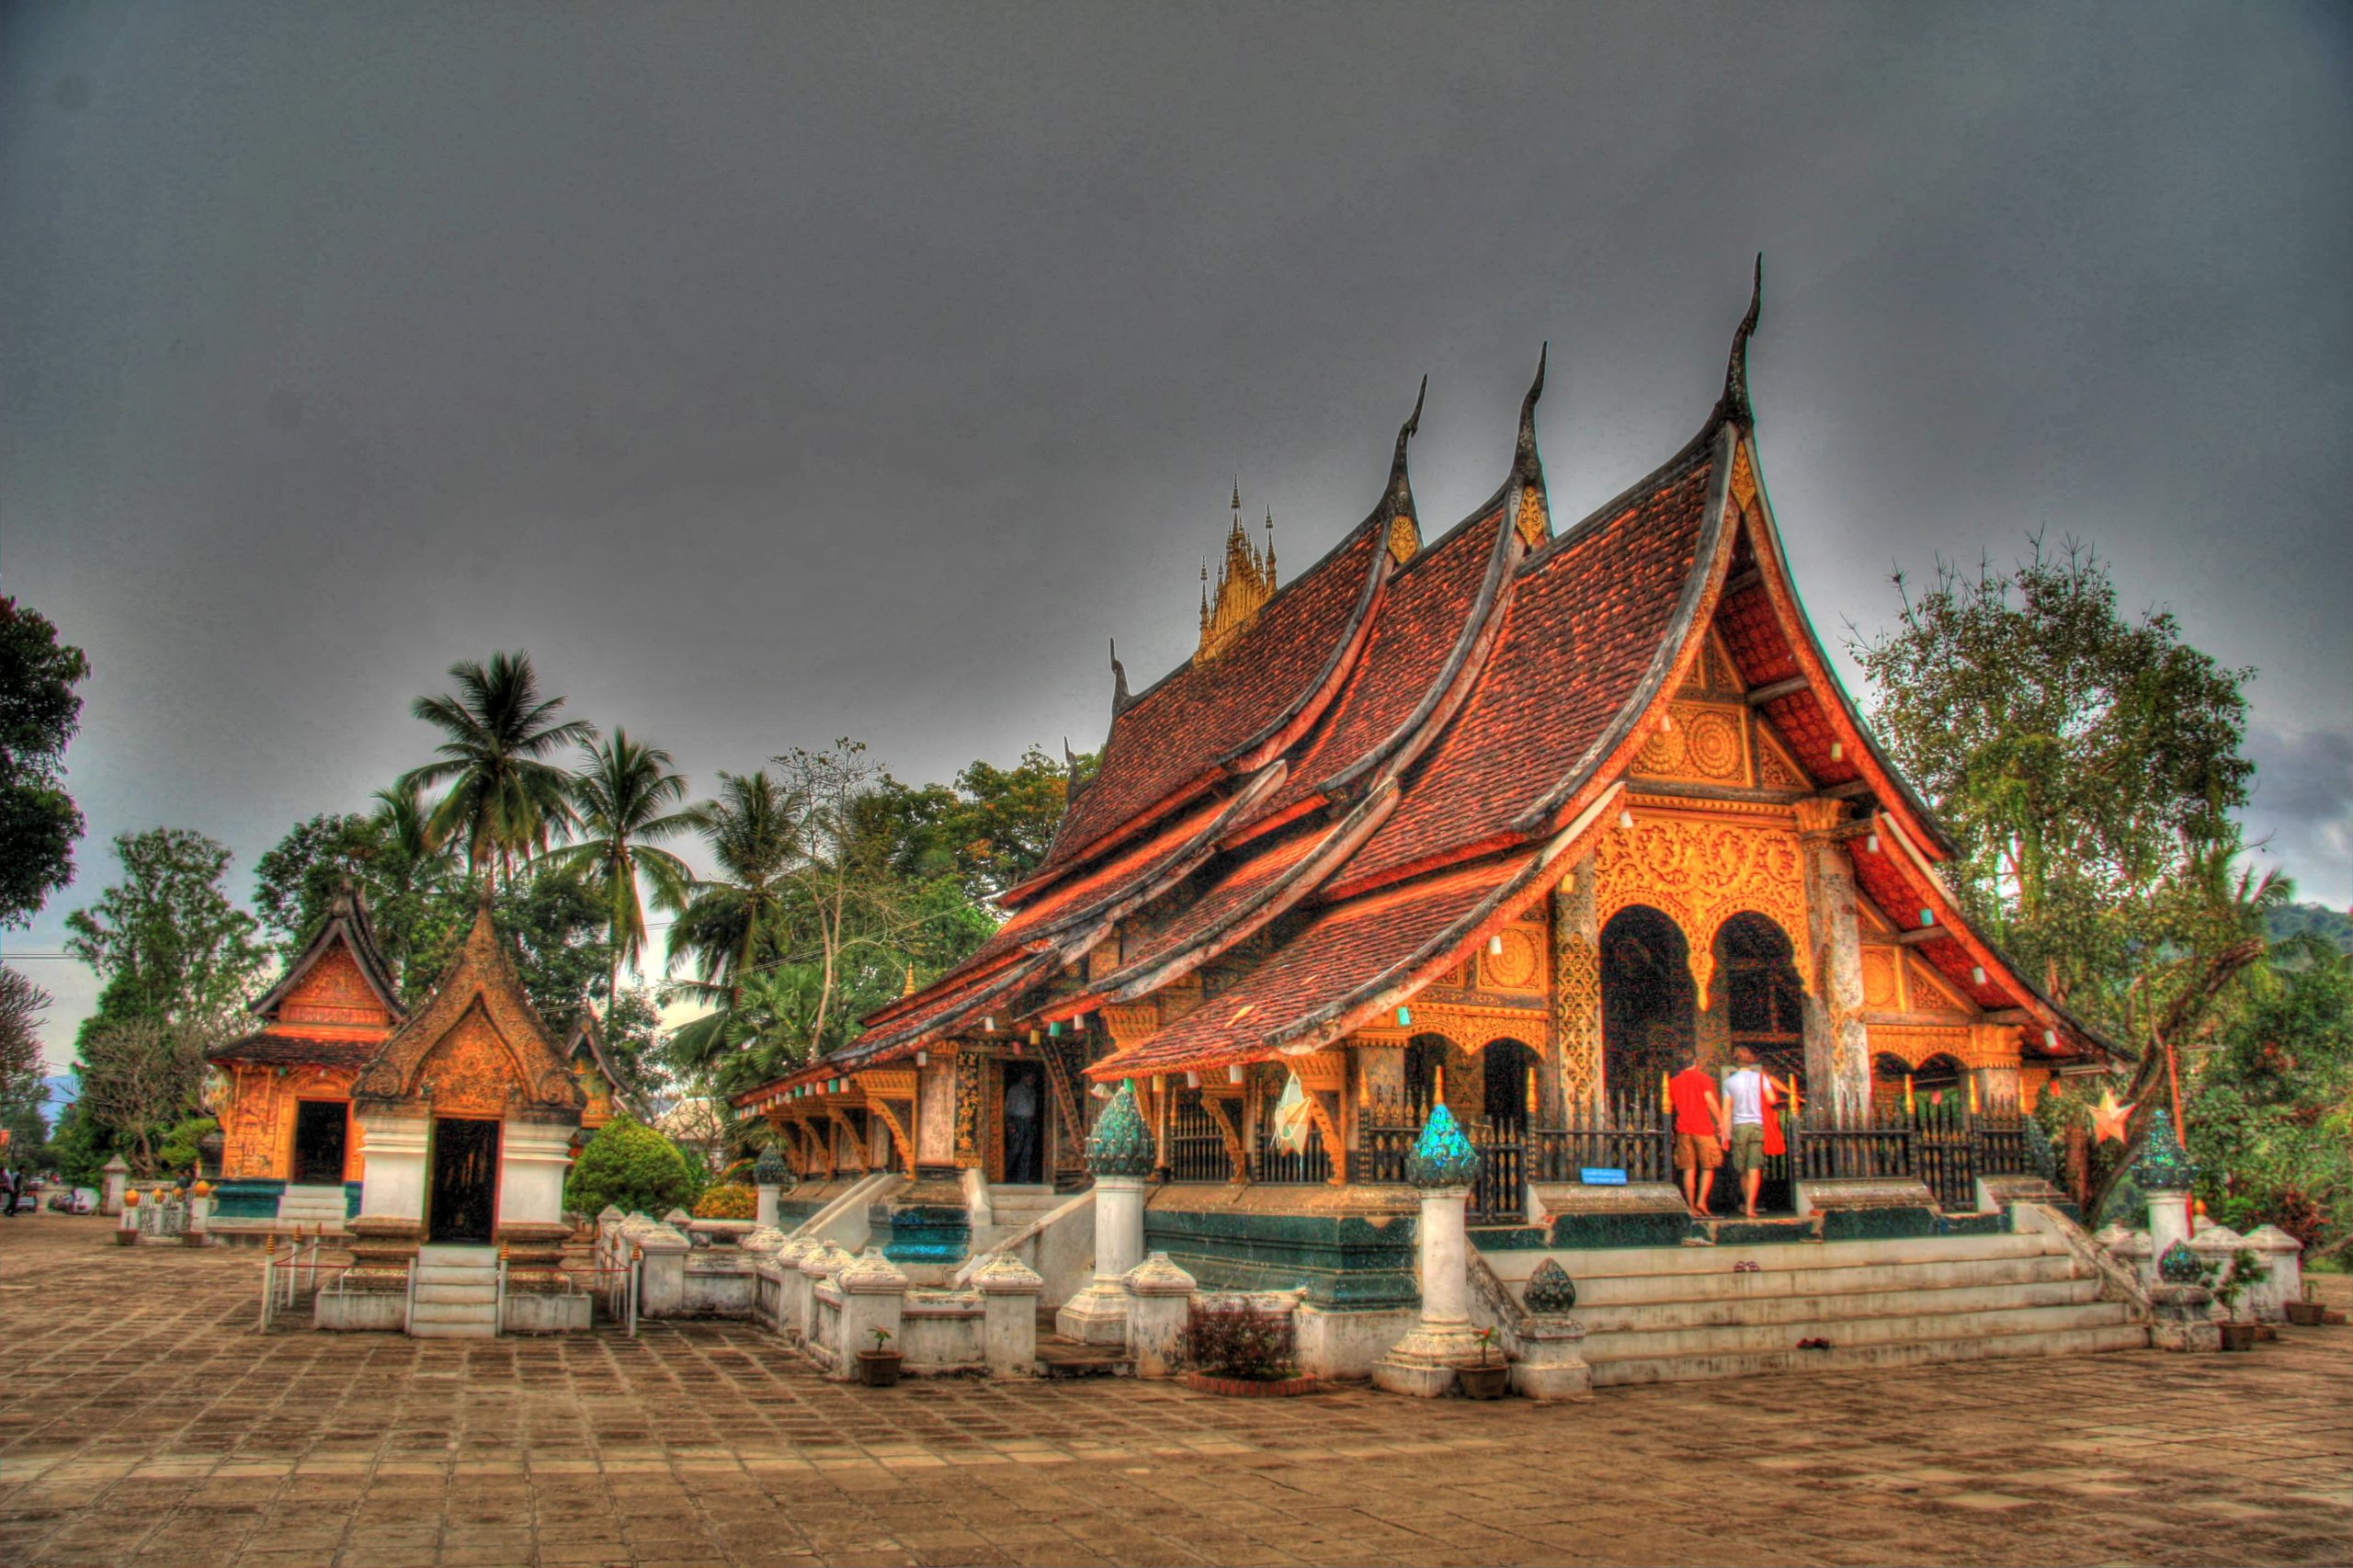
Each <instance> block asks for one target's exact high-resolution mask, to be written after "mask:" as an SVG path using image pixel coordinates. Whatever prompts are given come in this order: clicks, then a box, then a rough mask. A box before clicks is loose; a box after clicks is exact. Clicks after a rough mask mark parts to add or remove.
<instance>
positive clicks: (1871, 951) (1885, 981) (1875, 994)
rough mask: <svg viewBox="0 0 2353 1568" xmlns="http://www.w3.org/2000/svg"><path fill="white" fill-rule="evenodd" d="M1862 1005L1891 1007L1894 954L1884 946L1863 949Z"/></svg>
mask: <svg viewBox="0 0 2353 1568" xmlns="http://www.w3.org/2000/svg"><path fill="white" fill-rule="evenodd" d="M1863 1006H1866V1007H1881V1008H1892V1007H1894V1006H1898V998H1897V996H1896V994H1895V955H1894V954H1893V953H1892V952H1890V951H1888V950H1887V949H1885V948H1865V949H1863Z"/></svg>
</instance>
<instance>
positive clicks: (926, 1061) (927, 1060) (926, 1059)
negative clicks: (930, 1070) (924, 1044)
mask: <svg viewBox="0 0 2353 1568" xmlns="http://www.w3.org/2000/svg"><path fill="white" fill-rule="evenodd" d="M915 1065H916V1066H918V1067H928V1066H930V1065H931V1052H930V1051H925V1050H923V1049H921V1048H920V1047H918V1048H917V1049H916V1051H915Z"/></svg>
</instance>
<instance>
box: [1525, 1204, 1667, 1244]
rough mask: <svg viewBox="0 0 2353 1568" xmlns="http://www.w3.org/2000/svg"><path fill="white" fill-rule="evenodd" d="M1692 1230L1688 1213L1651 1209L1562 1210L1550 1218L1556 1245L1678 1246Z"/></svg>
mask: <svg viewBox="0 0 2353 1568" xmlns="http://www.w3.org/2000/svg"><path fill="white" fill-rule="evenodd" d="M1690 1234H1691V1218H1690V1216H1689V1215H1688V1214H1676V1213H1670V1212H1667V1211H1665V1210H1654V1211H1652V1212H1649V1213H1632V1214H1562V1215H1557V1216H1555V1217H1554V1219H1553V1221H1552V1241H1551V1245H1552V1246H1556V1247H1584V1248H1593V1247H1671V1246H1681V1245H1682V1244H1683V1239H1684V1238H1685V1237H1686V1236H1688V1235H1690Z"/></svg>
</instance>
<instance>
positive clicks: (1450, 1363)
mask: <svg viewBox="0 0 2353 1568" xmlns="http://www.w3.org/2000/svg"><path fill="white" fill-rule="evenodd" d="M1479 1348H1480V1341H1479V1335H1478V1331H1477V1330H1475V1329H1473V1328H1472V1326H1471V1324H1470V1320H1469V1319H1467V1318H1466V1319H1464V1320H1463V1321H1462V1322H1461V1323H1458V1324H1430V1323H1424V1324H1421V1325H1420V1326H1419V1327H1417V1328H1415V1330H1414V1332H1413V1333H1411V1334H1409V1335H1406V1336H1405V1337H1404V1338H1403V1339H1401V1340H1399V1341H1398V1342H1397V1345H1396V1347H1395V1348H1394V1349H1392V1350H1391V1351H1390V1352H1389V1354H1388V1355H1386V1356H1383V1357H1382V1358H1381V1359H1380V1360H1378V1361H1375V1362H1374V1363H1373V1364H1372V1386H1373V1387H1375V1388H1377V1389H1385V1390H1387V1391H1388V1392H1391V1393H1404V1394H1412V1395H1413V1396H1415V1398H1417V1399H1436V1398H1437V1397H1438V1395H1440V1394H1442V1393H1445V1392H1447V1391H1448V1390H1449V1389H1451V1388H1453V1387H1454V1372H1455V1369H1456V1368H1458V1367H1474V1366H1477V1365H1478V1363H1479ZM1494 1355H1495V1352H1494V1351H1492V1350H1491V1351H1489V1356H1490V1358H1493V1357H1494Z"/></svg>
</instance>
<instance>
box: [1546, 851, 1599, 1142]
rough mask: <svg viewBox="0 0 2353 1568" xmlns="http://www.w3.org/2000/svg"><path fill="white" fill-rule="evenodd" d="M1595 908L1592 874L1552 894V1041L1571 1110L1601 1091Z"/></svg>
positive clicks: (1564, 1091) (1597, 948) (1565, 885)
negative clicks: (1558, 1053)
mask: <svg viewBox="0 0 2353 1568" xmlns="http://www.w3.org/2000/svg"><path fill="white" fill-rule="evenodd" d="M1593 906H1594V900H1593V878H1592V877H1591V876H1590V875H1589V874H1588V875H1584V876H1579V877H1577V878H1576V879H1575V880H1574V883H1573V884H1569V883H1564V884H1563V888H1562V891H1560V892H1556V893H1554V894H1553V895H1552V1038H1553V1040H1554V1043H1555V1049H1556V1050H1558V1051H1559V1052H1560V1058H1561V1092H1562V1094H1563V1096H1565V1097H1566V1098H1567V1100H1568V1101H1569V1103H1571V1104H1573V1105H1582V1104H1585V1103H1586V1102H1587V1101H1589V1100H1590V1099H1591V1098H1592V1097H1593V1096H1597V1095H1599V1094H1600V1093H1601V1091H1602V1085H1601V1060H1602V1058H1601V949H1600V947H1599V946H1598V945H1597V943H1596V941H1595V939H1594V934H1595V932H1596V930H1597V928H1598V927H1597V926H1596V925H1595V922H1594V919H1593Z"/></svg>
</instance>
